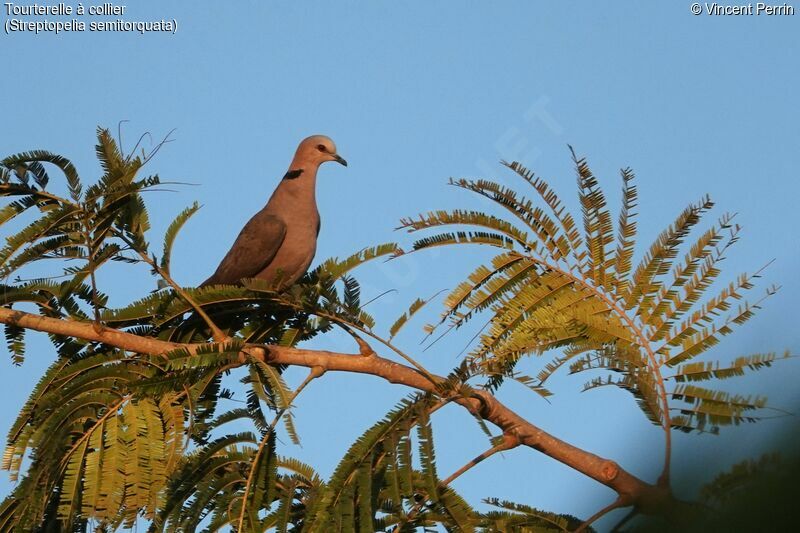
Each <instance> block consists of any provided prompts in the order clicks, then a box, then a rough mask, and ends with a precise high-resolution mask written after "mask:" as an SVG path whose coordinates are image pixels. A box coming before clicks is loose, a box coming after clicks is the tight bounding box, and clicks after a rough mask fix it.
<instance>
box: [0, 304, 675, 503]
mask: <svg viewBox="0 0 800 533" xmlns="http://www.w3.org/2000/svg"><path fill="white" fill-rule="evenodd" d="M0 323H5V324H12V325H15V326H19V327H22V328H25V329H32V330H35V331H41V332H45V333H51V334H56V335H63V336H68V337H77V338H81V339H84V340H88V341H93V342H99V343H103V344H106V345H108V346H113V347H116V348H119V349H122V350H127V351H131V352H135V353H141V354H148V355H163V354H165V353H167V352H170V351H173V350H177V349H185V350H187V351H188V352H189V353H195V352H197V350H198V349H199V348H200V347H202V346H207V344H181V343H174V342H167V341H162V340H159V339H154V338H148V337H140V336H138V335H134V334H132V333H127V332H125V331H120V330H117V329H113V328H104V329H102V330H100V331H98V330H96V329H95V328H94V327H93V326H92V324H91V323H90V322H78V321H74V320H60V319H56V318H50V317H44V316H39V315H34V314H31V313H26V312H23V311H16V310H13V309H8V308H0ZM244 352H246V354H249V355H250V356H252V357H256V358H258V359H261V360H262V361H264V362H265V363H268V364H281V365H295V366H303V367H307V368H311V369H315V372H321V371H326V372H327V371H332V372H354V373H357V374H369V375H373V376H377V377H380V378H383V379H385V380H386V381H388V382H390V383H394V384H399V385H405V386H408V387H412V388H414V389H418V390H421V391H425V392H432V393H437V390H436V384H435V383H432V382H431V381H430V379H429V378H428V377H426V376H425V375H423V374H422V373H421V372H420V371H419V370H416V369H414V368H410V367H407V366H405V365H402V364H399V363H395V362H394V361H390V360H388V359H384V358H382V357H379V356H377V355H376V356H373V357H362V356H361V355H360V354H356V355H353V354H344V353H337V352H330V351H325V350H305V349H300V348H293V347H287V346H272V345H269V346H261V345H248V346H246V347H245V348H244ZM241 359H242V363H244V361H245V360H246V357H245V353H243V354H242V358H241ZM433 377H434V378H435V379H436V380H437V381H441V382H443V381H444V378H442V377H439V376H433ZM472 392H473V396H472V397H470V398H466V397H463V396H458V397H454V398H452V401H453V402H455V403H458V404H460V405H462V406H463V407H465V408H466V409H468V410H469V411H470V412H471V413H473V414H476V415H477V416H480V417H481V418H483V419H484V420H486V421H488V422H491V423H492V424H494V425H495V426H497V427H498V428H500V429H501V430H502V431H503V433H504V434H506V435H509V436H512V437H515V438H516V439H517V440H518V441H519V443H520V444H522V445H525V446H528V447H530V448H533V449H534V450H537V451H539V452H541V453H543V454H545V455H547V456H549V457H551V458H553V459H555V460H557V461H559V462H561V463H563V464H565V465H567V466H570V467H572V468H573V469H575V470H577V471H578V472H580V473H582V474H584V475H586V476H588V477H590V478H592V479H594V480H596V481H598V482H600V483H602V484H603V485H606V486H608V487H610V488H611V489H613V490H614V491H615V492H617V494H619V495H620V497H622V498H624V499H625V500H626V501H629V502H630V504H631V505H634V506H635V508H636V509H637V510H638V511H639V512H641V513H646V514H666V513H668V512H669V511H670V510H673V508H674V506H675V505H676V504H678V503H680V502H677V501H676V500H675V499H674V498H673V496H672V494H671V492H670V491H669V489H668V488H666V487H659V486H655V485H651V484H649V483H646V482H645V481H643V480H641V479H639V478H637V477H636V476H634V475H632V474H630V473H629V472H627V471H625V470H624V469H622V468H620V466H619V465H618V464H617V463H616V462H614V461H611V460H609V459H604V458H602V457H599V456H597V455H595V454H593V453H590V452H588V451H585V450H582V449H580V448H577V447H576V446H573V445H571V444H569V443H567V442H564V441H562V440H560V439H558V438H556V437H554V436H553V435H550V434H549V433H547V432H545V431H543V430H542V429H540V428H538V427H537V426H535V425H533V424H531V423H530V422H528V421H527V420H525V419H524V418H522V417H521V416H519V415H518V414H517V413H515V412H514V411H512V410H511V409H510V408H508V407H506V406H505V405H504V404H502V403H501V402H500V401H499V400H497V398H495V397H494V396H493V395H492V394H490V393H489V392H487V391H485V390H473V391H472Z"/></svg>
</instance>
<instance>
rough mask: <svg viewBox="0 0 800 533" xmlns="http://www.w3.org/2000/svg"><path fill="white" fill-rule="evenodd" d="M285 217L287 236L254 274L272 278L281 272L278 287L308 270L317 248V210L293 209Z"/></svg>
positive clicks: (289, 283)
mask: <svg viewBox="0 0 800 533" xmlns="http://www.w3.org/2000/svg"><path fill="white" fill-rule="evenodd" d="M287 218H290V220H285V221H284V222H285V223H286V236H285V237H284V239H283V244H282V245H281V247H280V248H279V249H278V252H277V253H276V254H275V257H274V258H273V260H272V261H270V263H269V265H267V267H266V268H265V269H264V270H262V271H261V272H260V273H259V274H258V275H257V276H256V277H258V278H262V279H266V280H268V281H272V280H274V279H275V278H276V276H278V275H279V273H280V280H281V284H280V285H281V287H288V286H289V285H292V284H293V283H295V282H296V281H297V280H298V279H300V278H301V277H302V276H303V274H305V273H306V271H307V270H308V267H309V265H311V262H312V261H313V260H314V254H315V253H316V251H317V228H318V227H319V213H318V212H317V211H316V209H314V210H313V211H312V212H308V213H302V212H294V213H293V214H292V216H290V217H287Z"/></svg>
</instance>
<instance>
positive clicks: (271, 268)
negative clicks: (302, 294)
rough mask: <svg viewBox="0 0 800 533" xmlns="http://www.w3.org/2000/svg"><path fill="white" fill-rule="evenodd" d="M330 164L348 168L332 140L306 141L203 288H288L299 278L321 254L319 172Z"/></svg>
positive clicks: (316, 136)
mask: <svg viewBox="0 0 800 533" xmlns="http://www.w3.org/2000/svg"><path fill="white" fill-rule="evenodd" d="M326 161H336V162H338V163H341V164H342V165H344V166H347V161H345V160H344V159H342V158H341V157H340V156H339V154H337V153H336V145H335V144H334V143H333V141H332V140H331V139H330V138H328V137H326V136H324V135H312V136H311V137H308V138H306V139H304V140H303V141H302V142H301V143H300V146H298V147H297V152H296V153H295V155H294V159H293V160H292V164H291V165H289V170H288V171H287V172H286V175H285V176H284V177H283V180H281V182H280V183H279V184H278V187H277V188H276V189H275V192H273V193H272V196H271V197H270V199H269V201H268V202H267V205H266V206H265V207H264V209H262V210H261V211H259V212H258V213H256V214H255V215H254V216H253V218H251V219H250V221H249V222H247V224H245V226H244V228H242V231H241V232H240V233H239V236H238V237H237V238H236V241H235V242H234V243H233V246H232V247H231V249H230V250H229V251H228V253H227V254H226V255H225V257H224V258H223V259H222V262H221V263H220V264H219V266H218V267H217V270H216V272H214V274H213V275H212V276H211V277H210V278H208V279H207V280H205V281H204V282H203V283H202V284H201V285H200V286H201V287H204V286H206V285H218V284H225V285H234V284H238V283H239V282H240V280H242V279H243V278H261V279H265V280H267V281H270V282H277V283H278V287H279V288H286V287H288V286H290V285H292V284H294V283H295V282H296V281H297V280H298V279H300V278H301V277H302V276H303V274H305V273H306V270H308V266H309V265H310V264H311V261H312V260H313V259H314V253H315V252H316V250H317V235H318V234H319V227H320V220H319V212H318V211H317V200H316V191H315V190H316V182H317V169H319V166H320V165H321V164H322V163H325V162H326Z"/></svg>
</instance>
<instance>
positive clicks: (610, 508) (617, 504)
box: [575, 498, 627, 533]
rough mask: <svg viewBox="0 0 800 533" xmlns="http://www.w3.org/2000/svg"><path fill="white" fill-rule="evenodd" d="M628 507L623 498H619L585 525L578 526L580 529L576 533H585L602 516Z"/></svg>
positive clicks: (587, 520) (594, 515)
mask: <svg viewBox="0 0 800 533" xmlns="http://www.w3.org/2000/svg"><path fill="white" fill-rule="evenodd" d="M626 505H627V504H626V502H625V500H624V499H623V498H617V499H616V500H614V501H613V502H611V503H610V504H608V505H606V506H605V507H603V508H602V509H600V510H599V511H597V512H596V513H595V514H593V515H592V516H590V517H589V518H587V519H586V521H585V522H584V523H583V524H581V525H580V526H578V529H576V530H575V533H582V532H583V531H586V530H587V529H588V528H589V526H590V525H592V524H593V523H594V522H595V521H597V520H598V519H599V518H600V517H601V516H604V515H606V514H608V513H610V512H611V511H613V510H614V509H617V508H619V507H625V506H626Z"/></svg>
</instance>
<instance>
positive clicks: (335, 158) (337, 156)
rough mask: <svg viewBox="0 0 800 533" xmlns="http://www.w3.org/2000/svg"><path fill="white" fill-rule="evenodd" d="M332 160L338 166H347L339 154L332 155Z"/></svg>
mask: <svg viewBox="0 0 800 533" xmlns="http://www.w3.org/2000/svg"><path fill="white" fill-rule="evenodd" d="M333 160H334V161H336V162H337V163H340V164H342V165H344V166H347V161H345V160H344V158H343V157H342V156H340V155H339V154H334V155H333Z"/></svg>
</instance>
